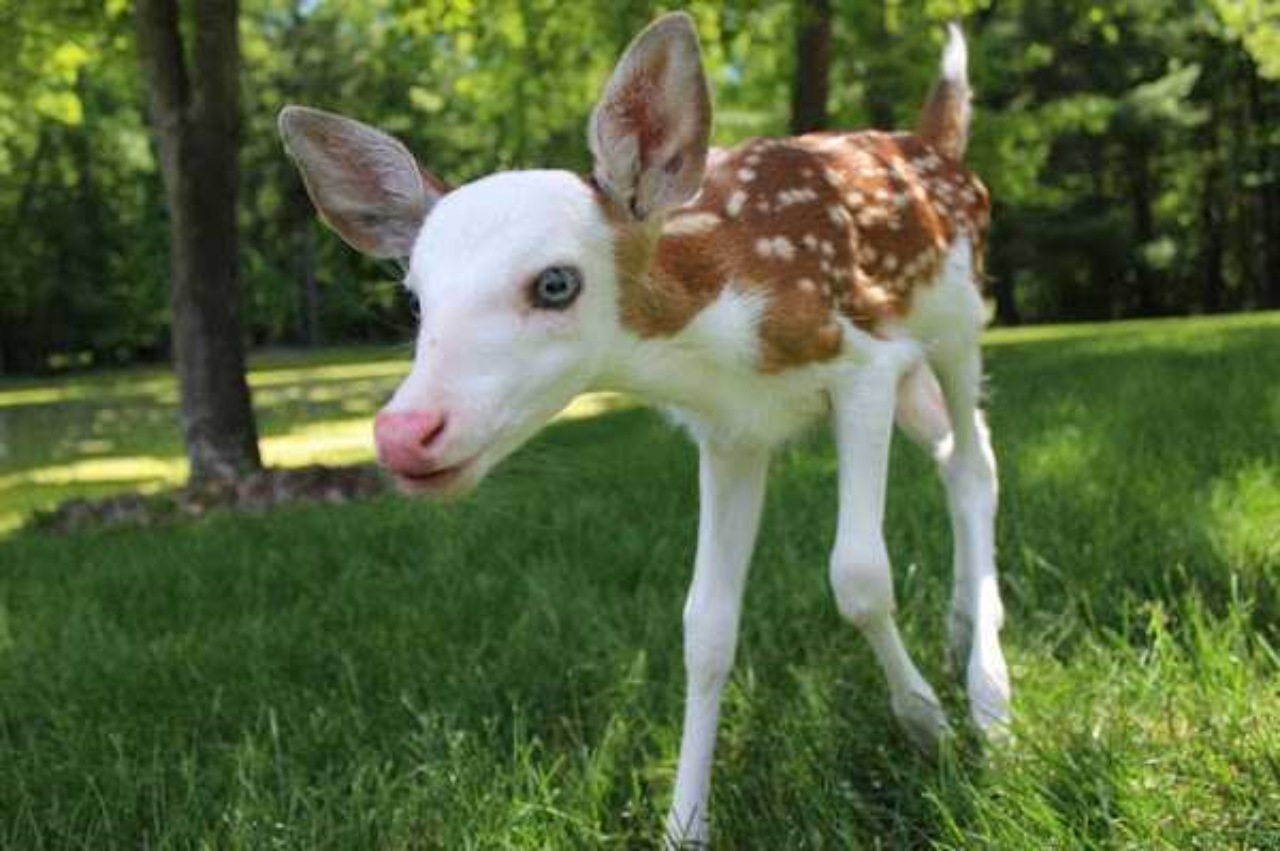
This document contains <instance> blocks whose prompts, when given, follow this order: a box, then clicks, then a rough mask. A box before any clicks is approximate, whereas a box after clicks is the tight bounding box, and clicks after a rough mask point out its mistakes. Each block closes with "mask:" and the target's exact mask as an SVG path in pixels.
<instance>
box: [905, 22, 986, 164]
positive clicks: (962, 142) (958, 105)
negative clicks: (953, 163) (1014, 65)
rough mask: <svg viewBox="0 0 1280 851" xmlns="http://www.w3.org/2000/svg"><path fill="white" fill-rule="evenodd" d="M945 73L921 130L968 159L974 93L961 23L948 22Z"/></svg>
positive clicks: (945, 148)
mask: <svg viewBox="0 0 1280 851" xmlns="http://www.w3.org/2000/svg"><path fill="white" fill-rule="evenodd" d="M941 72H942V76H941V78H940V79H939V80H938V82H937V83H936V84H935V85H934V87H933V91H932V92H930V94H929V98H928V100H926V101H925V104H924V109H923V110H922V111H921V113H920V123H919V126H918V130H917V133H918V134H919V136H920V138H921V139H923V140H925V141H926V142H928V143H929V144H931V145H933V146H934V147H935V148H937V149H938V150H939V151H941V152H942V153H944V154H946V155H947V156H948V157H951V158H952V159H954V160H957V161H958V160H961V159H964V151H965V147H966V146H967V145H968V143H969V112H970V106H969V101H970V100H971V98H972V94H973V93H972V91H971V90H970V88H969V48H968V46H967V45H966V44H965V40H964V33H963V32H962V31H961V30H960V25H959V24H956V23H951V24H947V43H946V46H945V47H944V48H943V49H942V67H941Z"/></svg>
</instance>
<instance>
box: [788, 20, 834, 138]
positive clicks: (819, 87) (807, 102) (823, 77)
mask: <svg viewBox="0 0 1280 851" xmlns="http://www.w3.org/2000/svg"><path fill="white" fill-rule="evenodd" d="M796 13H797V15H798V18H797V20H796V71H795V76H794V77H793V78H792V81H791V132H792V134H793V135H797V136H798V135H800V134H802V133H810V132H812V131H814V130H825V129H827V89H828V87H829V83H830V76H831V75H830V69H831V2H830V0H797V3H796Z"/></svg>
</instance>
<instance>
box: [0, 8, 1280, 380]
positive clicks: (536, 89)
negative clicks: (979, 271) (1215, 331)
mask: <svg viewBox="0 0 1280 851" xmlns="http://www.w3.org/2000/svg"><path fill="white" fill-rule="evenodd" d="M669 5H670V4H665V3H659V2H652V0H625V2H617V0H609V1H608V2H604V0H585V1H584V2H575V3H572V4H566V3H561V2H555V0H303V2H300V1H299V0H243V2H242V27H241V33H242V53H243V80H244V103H243V113H244V132H243V146H242V173H243V183H244V188H243V192H242V213H241V221H242V224H243V229H244V237H243V239H242V248H243V269H244V277H245V283H246V287H245V293H246V299H247V305H246V311H245V314H246V321H247V326H248V328H249V333H250V334H251V337H252V340H251V342H253V343H259V344H261V343H277V342H287V343H299V342H301V343H316V342H319V341H322V340H328V341H341V340H348V341H361V340H365V341H368V340H388V339H395V338H402V337H404V336H405V335H406V333H407V331H408V326H409V324H410V322H411V319H410V317H409V316H408V313H407V311H406V309H405V305H404V303H403V301H402V299H401V297H400V296H399V295H398V291H397V286H396V284H395V280H396V277H397V275H398V271H397V270H395V269H391V268H384V267H378V266H374V265H372V264H369V263H368V262H366V261H363V260H361V259H359V258H357V257H355V256H354V255H353V254H352V252H350V251H348V250H347V249H346V248H345V247H344V246H343V245H342V244H341V243H340V242H339V241H338V240H336V239H334V238H332V237H331V236H330V235H329V234H327V233H325V232H323V229H322V228H321V226H320V225H318V224H317V223H316V221H315V217H314V214H313V212H312V211H311V209H310V206H309V204H308V202H307V200H306V197H305V195H304V193H303V192H302V190H301V187H300V185H299V183H298V180H297V177H296V175H295V174H294V173H293V170H292V167H291V166H290V164H289V163H288V161H287V160H286V158H285V157H284V156H283V154H282V152H281V150H280V146H279V144H278V140H277V138H276V132H275V116H276V114H277V113H278V111H279V109H280V107H281V106H282V105H283V104H285V103H288V102H304V103H309V104H313V105H315V106H319V107H323V108H327V109H331V110H334V111H338V112H344V113H347V114H350V115H353V116H356V117H359V118H362V119H364V120H366V121H369V122H371V123H374V124H377V125H380V126H382V127H384V128H386V129H387V130H390V131H392V132H394V133H397V134H399V135H401V136H403V137H404V138H405V140H406V141H407V142H408V143H409V144H410V146H411V147H412V148H413V149H414V150H415V151H416V152H418V153H419V155H420V156H421V158H422V159H423V161H424V162H425V163H426V164H427V165H428V166H429V167H430V168H431V169H433V170H434V171H436V172H437V173H439V174H440V175H442V176H443V177H445V178H447V179H448V180H450V181H453V182H455V183H460V182H463V181H466V180H470V179H473V178H475V177H477V176H480V175H482V174H484V173H486V172H488V171H491V170H494V169H498V168H519V167H528V166H551V167H562V168H571V169H578V170H581V169H585V168H586V167H587V165H588V163H587V161H586V146H585V144H584V143H583V126H584V121H585V118H586V115H587V113H588V110H589V109H590V105H591V102H592V100H593V98H594V96H595V94H596V92H597V90H598V87H599V86H600V84H601V83H602V81H603V79H604V78H605V75H606V74H607V73H608V70H609V68H610V66H611V64H612V63H613V61H614V59H615V58H616V56H617V55H618V52H619V51H620V50H621V49H622V47H623V45H625V44H626V42H627V40H628V39H629V38H630V37H631V36H632V35H633V34H634V33H635V32H636V31H637V30H638V29H639V28H640V27H641V26H643V25H644V23H645V22H646V21H648V20H649V19H651V18H652V17H653V16H654V15H655V14H657V13H658V12H660V11H662V10H663V9H665V8H667V7H668V6H669ZM684 5H685V6H686V7H687V8H688V9H689V11H690V12H691V13H692V14H693V15H694V17H695V18H696V19H697V22H698V27H699V30H700V32H701V33H702V35H703V40H704V46H705V51H706V56H707V61H708V69H709V72H710V76H711V79H712V83H713V86H714V89H715V99H716V108H717V118H716V129H715V136H716V141H717V142H718V143H721V144H731V143H733V142H736V141H738V140H741V139H743V138H746V137H749V136H752V135H762V134H778V133H782V132H783V131H784V129H785V127H786V126H787V122H788V116H787V114H786V110H787V105H788V103H789V90H790V78H791V75H792V74H793V73H794V71H795V61H794V60H795V57H794V56H793V55H792V51H793V50H794V26H795V21H796V19H797V13H796V6H795V0H733V2H717V1H716V0H694V2H690V3H687V4H684ZM833 9H834V34H833V49H832V71H831V77H832V81H831V82H832V85H831V96H830V112H831V116H832V122H833V124H834V125H836V126H840V127H850V128H853V127H862V126H867V125H876V126H894V127H910V126H911V125H912V124H913V122H914V120H915V116H916V111H917V109H918V106H919V104H920V102H921V100H922V98H923V96H924V93H925V92H926V90H927V88H928V86H929V85H930V84H931V81H932V80H933V77H934V75H935V73H936V67H937V59H938V52H939V50H940V48H941V38H942V32H941V26H940V24H941V23H942V22H943V21H945V20H948V19H951V18H957V17H958V18H962V19H963V20H964V22H965V25H966V29H967V31H968V33H969V36H970V40H971V45H970V54H971V62H972V66H973V67H972V77H973V79H974V82H975V85H976V87H977V91H978V101H977V104H976V111H975V122H974V139H973V142H972V145H971V154H970V161H971V163H972V165H973V167H974V168H975V169H976V170H977V171H978V172H979V173H980V174H981V175H983V176H984V178H985V179H986V180H987V181H988V182H989V183H990V184H991V186H992V188H993V190H994V197H995V202H996V207H995V224H994V227H995V233H994V239H993V241H992V246H991V262H990V264H989V271H990V272H991V275H992V281H993V287H994V288H995V290H996V293H997V295H998V296H1000V305H1001V318H1002V319H1004V320H1010V321H1012V320H1013V319H1015V318H1017V317H1015V315H1014V313H1013V307H1017V308H1018V309H1019V311H1020V313H1021V314H1022V316H1021V318H1023V319H1028V320H1046V319H1055V318H1108V317H1117V316H1129V315H1146V314H1158V313H1185V312H1194V311H1214V310H1224V309H1236V308H1250V307H1260V306H1268V305H1270V306H1276V305H1277V304H1280V232H1278V231H1280V130H1277V128H1280V87H1277V85H1276V84H1275V80H1276V78H1277V76H1278V75H1280V70H1278V69H1277V66H1276V61H1277V60H1276V57H1277V56H1280V47H1276V45H1277V43H1278V40H1280V24H1278V23H1277V21H1278V18H1277V9H1280V6H1278V5H1277V4H1276V3H1275V2H1273V1H1272V0H1208V2H1198V0H1147V2H1134V0H1098V2H1092V3H1088V4H1051V3H1041V2H1030V0H1015V2H1010V3H999V4H996V3H992V2H991V0H884V2H880V3H866V2H860V0H835V2H834V3H833ZM0 13H3V14H4V15H5V19H6V22H7V26H6V28H5V31H4V32H3V33H0V51H3V55H4V59H3V60H0V228H3V231H4V232H5V234H6V237H7V238H6V248H7V254H6V262H5V263H4V264H3V265H0V370H4V371H25V370H40V369H47V368H50V367H51V366H59V365H68V364H80V363H85V362H93V363H100V362H116V361H122V360H130V359H135V358H139V357H141V358H154V357H157V356H160V355H162V354H163V353H164V352H165V350H166V348H167V340H166V334H167V315H166V314H167V311H166V304H167V286H166V281H167V260H166V256H165V246H166V234H165V218H166V217H165V212H164V209H163V203H162V193H161V191H160V184H159V178H158V175H157V173H156V165H155V162H154V161H153V157H152V154H151V149H150V143H149V142H148V139H147V133H146V129H145V125H144V122H143V107H144V97H143V92H142V91H141V89H140V85H139V83H138V80H137V75H136V61H135V58H134V55H133V53H134V49H133V33H132V22H131V9H130V4H128V3H127V2H123V0H42V2H41V3H38V4H34V3H29V2H23V0H0Z"/></svg>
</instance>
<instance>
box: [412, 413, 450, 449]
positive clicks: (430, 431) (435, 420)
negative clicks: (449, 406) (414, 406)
mask: <svg viewBox="0 0 1280 851" xmlns="http://www.w3.org/2000/svg"><path fill="white" fill-rule="evenodd" d="M447 422H448V420H447V419H446V417H445V416H444V414H433V415H432V416H431V417H430V418H429V419H428V420H427V421H426V422H425V423H424V427H423V430H422V434H421V435H420V436H419V438H418V445H419V446H421V447H422V448H423V449H426V448H427V447H428V446H430V445H431V444H433V443H435V442H436V438H438V437H439V436H440V435H441V434H443V433H444V427H445V424H446V423H447Z"/></svg>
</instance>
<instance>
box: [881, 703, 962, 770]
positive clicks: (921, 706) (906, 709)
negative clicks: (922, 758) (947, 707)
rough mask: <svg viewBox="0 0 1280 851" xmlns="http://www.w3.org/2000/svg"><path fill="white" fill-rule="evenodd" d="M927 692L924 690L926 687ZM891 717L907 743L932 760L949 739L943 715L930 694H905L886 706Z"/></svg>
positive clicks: (945, 719)
mask: <svg viewBox="0 0 1280 851" xmlns="http://www.w3.org/2000/svg"><path fill="white" fill-rule="evenodd" d="M926 688H927V687H926ZM890 706H891V707H892V709H893V714H894V717H896V718H897V719H898V724H899V725H900V726H901V727H902V732H904V733H906V734H907V738H908V739H910V740H911V743H912V744H913V745H915V746H916V747H917V748H919V749H920V750H921V751H923V752H924V753H926V754H929V755H930V756H934V755H936V754H937V753H938V751H939V750H940V748H941V747H942V743H943V742H944V741H945V740H946V739H948V738H950V736H951V724H950V723H949V722H948V721H947V713H946V712H945V711H944V710H943V708H942V704H941V703H939V702H938V698H937V696H936V695H935V694H934V693H933V691H932V690H928V691H908V692H906V693H904V694H903V695H901V696H895V697H894V698H893V700H892V701H891V702H890Z"/></svg>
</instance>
